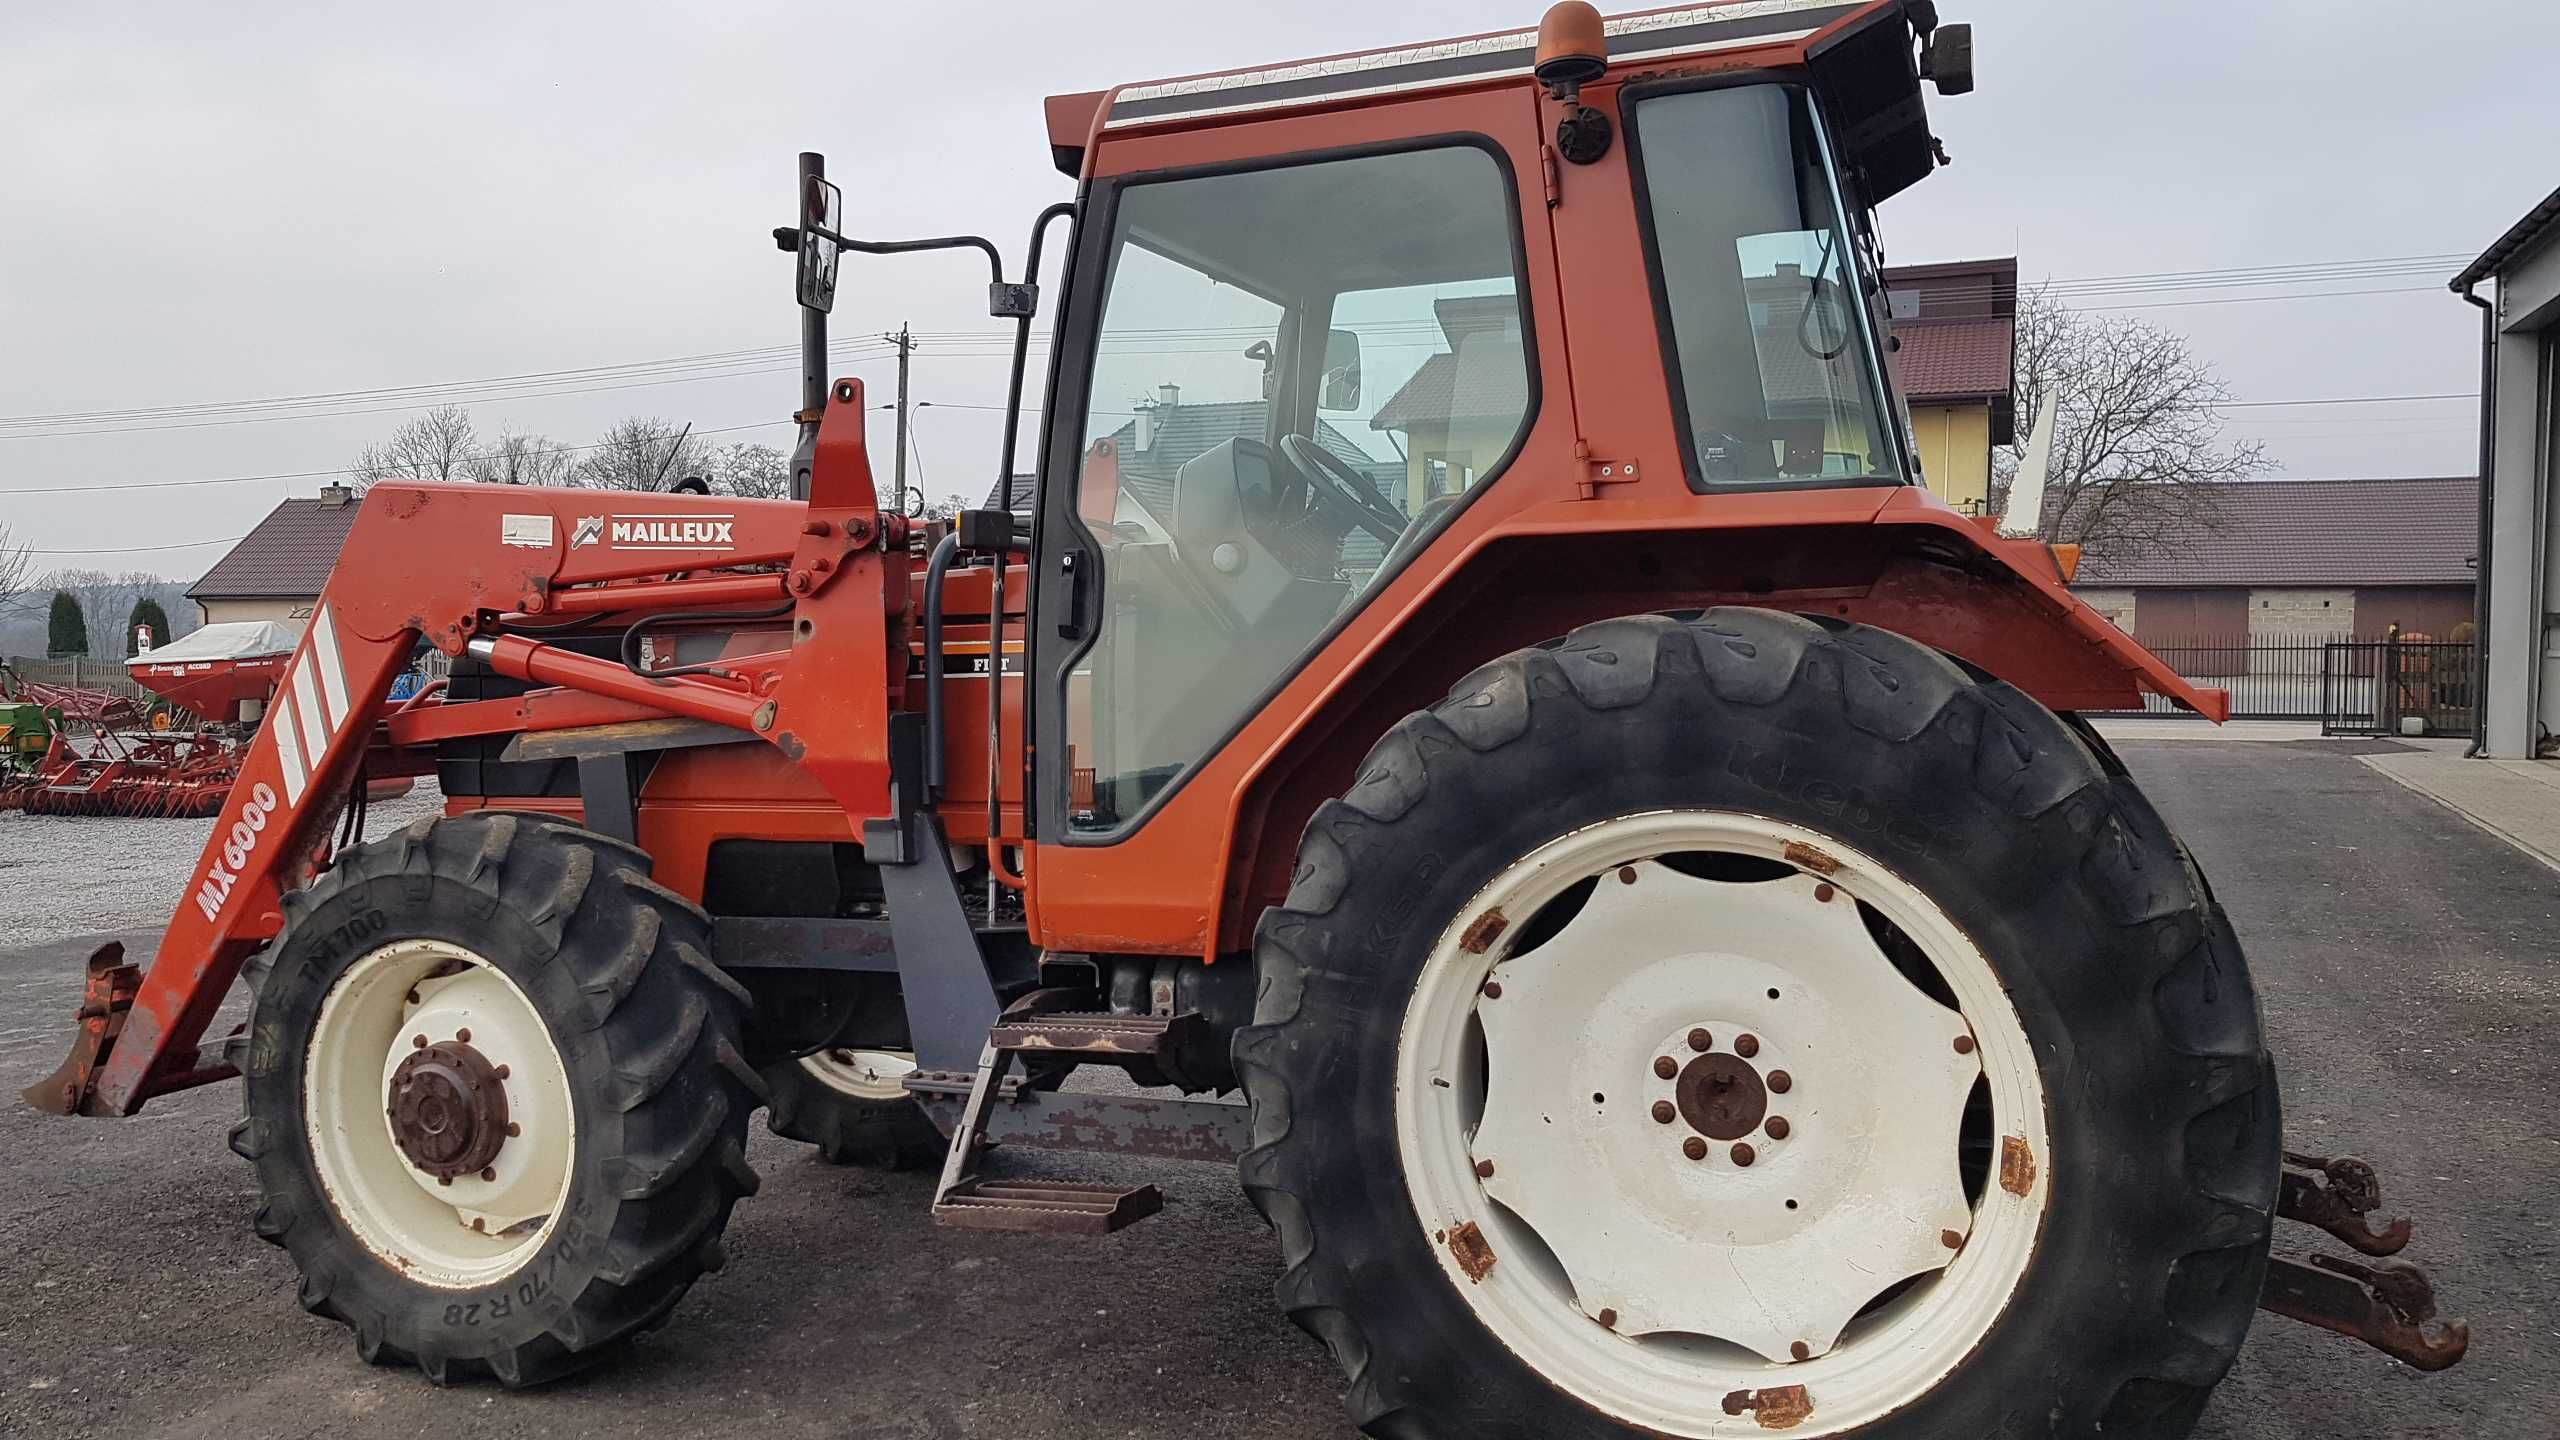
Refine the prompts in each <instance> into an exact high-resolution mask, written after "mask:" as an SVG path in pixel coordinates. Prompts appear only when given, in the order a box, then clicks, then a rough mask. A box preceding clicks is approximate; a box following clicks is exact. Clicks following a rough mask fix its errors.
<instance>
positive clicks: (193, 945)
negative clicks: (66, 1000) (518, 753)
mask: <svg viewBox="0 0 2560 1440" xmlns="http://www.w3.org/2000/svg"><path fill="white" fill-rule="evenodd" d="M861 396H862V390H861V384H860V382H859V381H855V380H840V381H838V382H837V383H836V385H835V386H834V387H833V389H832V390H831V392H830V397H831V399H833V400H835V401H837V402H838V403H834V404H831V405H829V406H828V408H827V410H826V414H825V417H824V419H823V420H822V421H821V423H820V431H819V440H818V449H817V457H816V462H815V466H814V474H813V478H812V482H811V497H812V498H811V499H810V501H809V502H807V503H805V504H804V503H801V502H798V501H782V500H742V499H732V498H725V497H719V496H692V495H643V494H633V493H628V492H619V491H590V490H548V489H532V488H516V487H498V486H483V485H455V484H430V483H423V482H419V483H396V484H385V485H377V486H375V487H374V488H373V489H372V490H371V491H370V492H368V493H367V495H366V496H365V499H364V502H363V510H362V511H361V513H359V515H358V516H357V519H356V523H355V526H354V528H353V530H352V531H351V532H350V533H349V535H348V537H347V542H346V546H345V548H344V549H343V550H342V551H341V552H340V555H339V563H338V565H337V566H336V568H335V569H334V570H333V571H332V572H331V574H330V577H329V581H328V585H327V587H326V588H325V590H324V591H323V593H322V595H321V597H320V600H319V602H318V604H317V605H316V606H315V607H314V609H313V613H312V620H311V623H310V626H309V628H308V630H307V631H306V633H305V634H304V636H303V639H302V643H301V645H300V647H299V648H297V649H296V650H295V652H294V655H293V659H292V662H291V664H290V665H289V666H288V667H287V669H286V671H285V673H284V675H283V678H282V680H281V681H280V683H279V685H278V687H277V691H276V697H275V702H274V705H273V707H272V708H271V710H270V711H269V715H268V719H267V723H266V724H265V725H264V727H263V728H262V729H261V730H260V732H259V734H258V736H257V738H256V740H255V742H254V743H253V744H252V745H251V747H250V749H249V751H248V754H247V756H246V757H245V759H244V761H243V763H242V766H241V770H240V776H239V779H238V781H237V782H236V783H235V784H234V785H233V786H232V789H231V792H230V795H229V796H228V797H227V798H226V799H225V801H224V802H223V805H222V809H221V810H220V812H219V813H218V815H217V817H216V819H215V821H214V827H213V835H212V837H211V838H210V839H209V840H208V841H207V842H206V844H205V848H204V853H203V854H202V856H200V857H199V858H198V860H197V862H196V865H195V868H194V870H193V872H192V873H191V874H190V875H189V876H188V878H187V881H186V886H185V889H184V891H183V892H182V893H181V895H180V897H179V900H178V903H177V906H176V909H175V912H174V914H173V915H172V916H171V918H170V922H169V926H168V929H167V930H166V932H165V933H164V934H163V936H162V938H161V942H160V948H159V952H158V954H157V955H156V956H155V957H154V958H153V960H152V962H151V964H150V966H149V968H148V970H147V971H146V972H142V973H140V974H136V973H135V967H132V966H127V965H124V964H123V963H122V955H121V952H120V949H118V947H112V946H111V947H109V950H112V951H116V952H117V953H114V954H110V953H108V951H101V952H100V953H99V954H98V955H96V956H93V957H92V958H91V961H90V978H89V993H88V996H87V997H86V1000H85V1001H84V1004H83V1007H82V1028H81V1032H80V1035H79V1037H78V1039H77V1040H76V1041H75V1043H74V1046H73V1050H72V1054H71V1056H70V1058H69V1059H68V1060H66V1061H65V1063H64V1065H63V1066H62V1068H61V1069H60V1070H58V1071H57V1072H56V1073H55V1074H54V1075H53V1076H51V1077H49V1078H48V1079H47V1080H45V1081H43V1082H40V1083H39V1084H38V1085H36V1086H35V1087H33V1088H31V1089H30V1090H28V1091H27V1092H26V1094H27V1098H28V1100H29V1101H30V1102H31V1103H33V1104H35V1105H37V1106H38V1107H39V1108H42V1109H46V1110H52V1111H55V1112H57V1113H63V1114H70V1113H80V1114H88V1115H118V1116H120V1115H130V1114H132V1113H133V1112H134V1111H135V1110H137V1109H139V1108H140V1107H141V1105H142V1104H143V1102H144V1101H146V1100H148V1099H150V1098H151V1097H152V1096H154V1095H158V1094H165V1093H168V1092H169V1091H172V1090H177V1089H184V1088H187V1087H189V1086H192V1085H196V1084H201V1083H205V1082H208V1081H211V1080H218V1079H225V1078H228V1077H229V1076H230V1075H232V1074H233V1073H235V1071H234V1069H233V1068H232V1067H230V1066H228V1065H224V1064H218V1063H208V1057H207V1056H206V1055H205V1054H204V1053H203V1049H202V1040H203V1036H204V1032H205V1027H206V1026H207V1025H208V1024H209V1023H210V1022H211V1021H212V1019H213V1017H214V1015H215V1013H216V1012H217V1011H218V1010H219V1009H220V1008H221V1005H222V1003H223V1000H224V998H225V996H227V995H228V993H229V991H230V988H231V983H232V981H233V980H234V979H235V978H236V977H237V976H238V974H239V972H240V968H241V966H242V964H243V963H244V962H245V961H246V960H247V959H248V958H249V956H251V955H252V954H254V953H255V952H256V951H257V950H258V949H259V947H260V946H262V945H264V944H265V943H266V942H268V941H269V940H271V939H273V938H274V937H275V935H276V934H277V932H278V931H279V930H281V929H282V928H283V925H284V909H285V906H286V904H287V903H289V897H290V895H291V894H292V892H293V891H295V890H296V889H298V888H300V887H301V886H303V885H306V884H308V883H309V882H310V880H311V879H312V878H313V877H314V876H315V875H316V874H317V873H318V872H319V871H320V870H321V869H323V868H325V867H326V866H327V865H328V864H329V863H331V861H332V859H333V856H332V855H331V853H330V849H329V832H330V827H331V826H332V824H333V823H335V821H336V820H337V818H338V816H339V814H340V813H341V811H342V810H343V808H344V807H345V805H346V802H347V798H348V796H349V794H350V792H351V790H352V788H353V786H354V785H355V784H356V783H358V773H359V769H360V765H361V761H362V758H363V757H364V755H365V754H366V752H367V751H368V750H370V749H374V748H376V747H377V746H381V747H384V748H388V743H387V739H386V737H385V735H384V734H383V733H382V732H383V731H384V726H383V722H384V720H385V718H386V713H387V711H388V709H389V703H388V696H389V694H390V690H391V686H392V682H393V680H394V679H395V678H397V677H398V676H399V675H400V673H401V672H402V671H403V670H405V669H406V668H407V667H408V664H409V660H410V656H411V655H412V653H413V652H414V650H415V649H416V646H417V643H418V641H419V639H420V638H421V637H424V638H425V639H426V640H427V641H428V642H430V643H432V644H433V645H435V646H436V647H437V648H439V649H441V650H444V651H445V652H446V653H448V654H452V655H457V656H459V655H463V654H466V653H468V654H472V655H475V656H478V657H479V658H480V659H482V660H483V661H484V662H485V663H487V664H488V665H489V666H490V667H491V668H492V669H494V670H496V671H497V672H499V673H500V674H503V675H507V676H510V677H513V678H516V679H519V680H527V681H531V682H533V683H535V684H537V685H541V686H550V687H558V691H559V692H562V693H563V697H564V698H567V697H568V696H569V695H575V696H577V697H579V698H581V699H582V700H584V701H585V702H587V703H583V704H572V705H566V706H560V707H556V708H558V709H559V710H560V712H561V713H562V714H563V715H564V716H568V717H579V716H588V715H594V714H597V713H609V714H612V715H614V716H616V717H617V718H633V717H648V716H682V717H687V718H691V719H696V720H707V721H711V722H713V723H716V724H721V725H726V726H729V727H732V728H734V729H737V730H740V731H742V732H745V733H747V734H751V735H755V736H757V737H760V738H762V739H765V740H767V741H769V742H771V743H773V744H774V745H776V746H777V747H779V748H780V749H782V750H783V751H784V753H786V754H788V755H790V756H791V757H792V758H793V759H794V760H795V761H797V762H798V763H800V764H802V765H803V766H804V767H805V768H807V769H808V770H809V771H810V772H811V774H812V775H813V776H814V777H815V778H816V779H817V780H818V781H819V782H820V783H821V784H822V785H824V786H825V787H826V789H827V790H828V792H829V793H830V794H831V795H833V796H834V797H835V798H836V799H837V801H838V802H839V803H841V804H843V805H844V806H845V808H846V810H847V811H848V813H850V814H853V815H856V816H872V815H880V814H884V813H886V805H887V789H888V762H887V731H888V710H889V709H890V708H891V706H892V705H894V703H895V699H896V696H897V692H898V687H899V686H900V685H902V684H903V680H904V674H905V665H904V658H905V645H904V641H903V637H902V636H901V637H898V638H896V640H895V643H893V637H892V635H891V634H890V630H891V628H892V625H893V623H895V622H897V621H898V620H899V619H900V617H902V616H903V614H904V612H905V610H906V608H907V594H908V583H907V575H906V559H905V538H906V536H905V523H904V520H903V518H902V517H899V516H896V515H889V516H886V517H884V516H882V515H881V514H880V512H879V509H878V506H877V502H876V501H875V500H874V498H873V494H872V486H871V471H870V464H869V459H868V456H867V454H866V453H865V451H864V448H863V440H862V415H863V409H862V404H861ZM785 607H787V608H788V609H790V610H791V611H792V612H793V615H794V619H793V634H794V636H795V637H797V638H796V640H795V643H794V645H793V647H792V648H791V649H788V650H782V651H776V652H773V653H771V654H767V655H757V656H748V657H741V658H737V659H732V660H725V661H723V662H721V663H720V664H719V665H718V666H716V667H707V668H706V667H692V668H690V669H689V671H688V673H684V674H681V675H676V676H667V677H660V676H650V675H643V674H640V673H637V672H635V671H633V670H631V669H627V668H625V667H624V666H623V665H622V664H620V663H618V662H616V661H613V660H605V659H599V658H596V657H593V656H587V655H581V654H576V653H572V652H570V651H567V650H564V649H562V648H560V647H557V646H554V645H550V644H546V643H544V642H543V640H542V639H541V638H539V632H540V631H541V630H542V629H543V628H544V627H547V626H557V625H559V624H561V623H562V619H563V617H567V618H569V619H578V618H587V617H601V616H614V617H627V618H629V619H631V620H633V621H635V622H636V621H639V620H644V619H646V618H647V617H648V616H650V615H652V614H670V613H675V612H683V613H686V614H689V615H694V616H701V615H704V614H712V615H718V614H724V613H737V614H742V615H771V614H774V613H776V612H777V611H778V610H779V609H782V608H785ZM516 625H521V626H522V627H523V629H522V630H521V631H520V630H517V629H513V628H511V627H512V626H516ZM893 657H894V658H895V660H896V662H897V663H895V664H893V663H892V658H893ZM873 677H878V679H877V683H874V682H873ZM535 693H536V694H542V693H545V692H541V691H537V692H535ZM437 708H440V707H438V706H435V705H430V706H427V707H424V708H423V709H421V710H413V711H410V712H407V713H406V714H404V715H403V716H402V717H401V718H402V719H403V720H404V721H412V722H414V721H416V720H419V719H423V718H425V717H427V716H432V715H433V714H434V712H435V710H436V709H437ZM451 708H452V709H453V710H455V711H457V712H460V711H464V710H467V709H471V708H473V707H467V706H454V707H451ZM486 710H487V718H486V719H485V720H484V721H482V722H480V723H477V724H471V725H468V726H466V727H445V729H446V731H447V732H448V733H497V732H500V731H505V730H512V729H521V728H523V724H522V718H521V713H522V707H519V706H515V705H505V706H498V705H492V706H488V707H486ZM457 718H459V717H457ZM571 723H577V722H576V720H575V719H574V718H573V719H572V722H571ZM410 728H411V729H412V731H413V733H424V732H425V730H426V727H420V726H416V725H414V724H413V725H412V726H411V727H410ZM403 738H408V737H405V736H404V737H403ZM355 940H356V937H350V938H349V939H348V940H347V941H346V942H345V943H348V944H353V943H355Z"/></svg>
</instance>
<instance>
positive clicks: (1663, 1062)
mask: <svg viewBox="0 0 2560 1440" xmlns="http://www.w3.org/2000/svg"><path fill="white" fill-rule="evenodd" d="M1653 1073H1654V1074H1656V1075H1659V1076H1661V1077H1662V1078H1663V1079H1665V1080H1669V1079H1671V1078H1672V1077H1674V1076H1676V1075H1678V1074H1679V1073H1680V1062H1679V1061H1677V1060H1674V1059H1672V1058H1671V1057H1670V1056H1668V1055H1657V1056H1655V1057H1654V1061H1653Z"/></svg>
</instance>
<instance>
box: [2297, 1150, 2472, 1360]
mask: <svg viewBox="0 0 2560 1440" xmlns="http://www.w3.org/2000/svg"><path fill="white" fill-rule="evenodd" d="M2284 1163H2285V1170H2284V1174H2283V1182H2282V1185H2281V1187H2280V1188H2279V1190H2278V1191H2277V1195H2276V1214H2277V1215H2279V1216H2281V1217H2283V1218H2284V1219H2287V1220H2296V1221H2300V1222H2301V1223H2303V1224H2306V1225H2312V1226H2316V1227H2318V1228H2319V1229H2321V1230H2323V1231H2325V1232H2327V1233H2328V1234H2330V1235H2332V1236H2334V1237H2336V1238H2337V1239H2339V1240H2342V1241H2344V1242H2345V1243H2346V1244H2348V1245H2350V1246H2352V1247H2354V1248H2355V1249H2356V1250H2358V1251H2360V1252H2362V1253H2363V1254H2365V1255H2368V1256H2374V1257H2381V1256H2388V1255H2397V1254H2399V1253H2400V1251H2401V1250H2403V1249H2405V1248H2406V1247H2407V1246H2408V1244H2409V1235H2410V1225H2409V1221H2408V1220H2407V1219H2406V1218H2397V1219H2394V1220H2392V1221H2391V1222H2390V1223H2389V1224H2387V1225H2385V1226H2383V1227H2382V1228H2381V1229H2380V1230H2376V1229H2374V1228H2373V1227H2372V1226H2371V1225H2370V1224H2368V1223H2366V1220H2365V1217H2366V1216H2367V1215H2370V1214H2372V1213H2373V1212H2374V1211H2376V1210H2379V1209H2381V1208H2382V1181H2381V1177H2380V1176H2379V1175H2377V1174H2376V1173H2375V1171H2374V1168H2373V1167H2372V1166H2371V1165H2369V1164H2367V1163H2365V1162H2364V1161H2362V1160H2358V1159H2354V1158H2352V1157H2341V1158H2339V1159H2335V1160H2330V1159H2323V1158H2321V1157H2319V1156H2314V1155H2302V1154H2297V1153H2295V1152H2293V1151H2290V1150H2288V1151H2286V1152H2285V1156H2284ZM2258 1308H2259V1309H2261V1310H2265V1311H2269V1312H2271V1313H2273V1314H2277V1315H2282V1316H2285V1317H2286V1318H2288V1319H2292V1320H2299V1321H2301V1322H2303V1323H2304V1324H2306V1325H2317V1326H2319V1327H2320V1328H2321V1329H2323V1330H2329V1331H2334V1332H2336V1333H2337V1334H2340V1335H2344V1336H2347V1337H2349V1338H2350V1339H2356V1340H2362V1341H2363V1342H2365V1343H2366V1344H2368V1345H2370V1346H2372V1347H2373V1348H2375V1349H2376V1350H2379V1351H2381V1352H2382V1353H2383V1354H2385V1355H2388V1356H2390V1357H2392V1358H2393V1359H2395V1360H2398V1361H2401V1362H2402V1363H2404V1364H2407V1365H2409V1366H2410V1367H2412V1368H2413V1369H2418V1370H2443V1369H2446V1368H2448V1367H2450V1366H2452V1365H2454V1364H2456V1363H2458V1362H2459V1361H2460V1360H2461V1359H2462V1357H2463V1355H2464V1353H2465V1352H2466V1351H2468V1350H2469V1349H2470V1347H2471V1327H2470V1326H2468V1325H2466V1324H2464V1323H2463V1322H2461V1321H2459V1320H2444V1319H2439V1318H2437V1315H2436V1291H2435V1284H2434V1282H2433V1281H2431V1280H2429V1279H2428V1278H2427V1272H2425V1271H2424V1270H2421V1269H2419V1268H2418V1267H2417V1266H2415V1265H2412V1264H2410V1263H2409V1262H2408V1261H2405V1260H2383V1259H2377V1260H2376V1261H2375V1262H2374V1263H2370V1264H2367V1263H2364V1262H2361V1261H2355V1260H2341V1259H2338V1258H2336V1257H2334V1256H2329V1255H2314V1256H2312V1257H2311V1263H2310V1264H2307V1265H2306V1264H2303V1263H2301V1262H2300V1261H2296V1260H2287V1259H2284V1258H2282V1257H2278V1258H2277V1259H2275V1260H2274V1261H2272V1262H2270V1264H2269V1265H2268V1267H2267V1280H2266V1284H2265V1286H2264V1287H2263V1288H2262V1289H2261V1290H2260V1291H2259V1295H2258Z"/></svg>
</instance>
